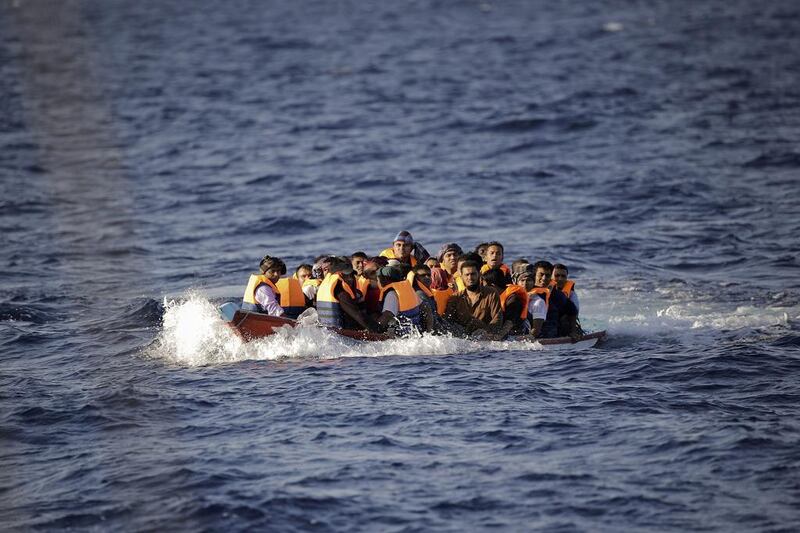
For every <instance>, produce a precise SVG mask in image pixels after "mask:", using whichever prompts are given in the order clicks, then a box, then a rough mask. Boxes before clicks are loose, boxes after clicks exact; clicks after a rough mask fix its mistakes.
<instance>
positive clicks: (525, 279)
mask: <svg viewBox="0 0 800 533" xmlns="http://www.w3.org/2000/svg"><path fill="white" fill-rule="evenodd" d="M535 281H536V278H535V276H534V275H533V274H531V273H530V272H525V273H523V274H520V275H519V278H518V279H517V285H519V286H520V287H523V288H524V289H525V292H528V291H529V290H531V289H532V288H534V287H535V286H536V284H535Z"/></svg>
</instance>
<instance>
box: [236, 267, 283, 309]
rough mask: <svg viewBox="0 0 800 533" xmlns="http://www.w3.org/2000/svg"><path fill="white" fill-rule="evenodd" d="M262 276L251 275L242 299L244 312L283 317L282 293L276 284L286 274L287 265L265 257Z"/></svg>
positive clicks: (261, 268)
mask: <svg viewBox="0 0 800 533" xmlns="http://www.w3.org/2000/svg"><path fill="white" fill-rule="evenodd" d="M259 268H260V270H261V273H260V274H251V275H250V279H249V280H248V282H247V288H246V289H245V290H244V296H243V297H242V310H244V311H256V312H258V313H265V314H268V315H270V316H282V315H283V308H282V307H281V305H280V303H278V302H279V301H280V300H279V299H280V297H281V296H280V292H279V291H278V287H276V285H275V284H276V283H277V282H278V280H279V279H280V277H281V276H282V275H284V274H286V265H285V264H284V262H283V261H282V260H280V259H278V258H277V257H271V256H269V255H266V256H264V258H263V259H262V260H261V263H260V264H259Z"/></svg>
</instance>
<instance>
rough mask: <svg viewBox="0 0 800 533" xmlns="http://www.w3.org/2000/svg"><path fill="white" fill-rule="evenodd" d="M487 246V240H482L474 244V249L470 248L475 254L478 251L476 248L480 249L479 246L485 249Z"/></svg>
mask: <svg viewBox="0 0 800 533" xmlns="http://www.w3.org/2000/svg"><path fill="white" fill-rule="evenodd" d="M488 247H489V243H488V242H482V243H480V244H478V245H476V246H475V249H474V250H472V251H473V252H475V253H476V254H477V253H478V250H480V249H481V248H483V249H486V248H488ZM479 255H480V254H479Z"/></svg>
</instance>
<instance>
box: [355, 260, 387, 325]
mask: <svg viewBox="0 0 800 533" xmlns="http://www.w3.org/2000/svg"><path fill="white" fill-rule="evenodd" d="M387 262H388V261H387V260H386V258H385V257H371V258H369V259H367V261H366V262H365V263H364V272H363V274H362V275H361V276H359V277H357V278H356V287H357V288H358V292H359V293H360V294H361V307H362V308H363V309H364V311H365V312H366V313H367V315H369V316H370V317H372V318H373V319H375V320H377V319H378V317H379V316H380V314H381V299H380V296H381V288H380V286H378V270H379V269H380V268H382V267H385V266H386V264H387Z"/></svg>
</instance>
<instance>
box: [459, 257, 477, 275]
mask: <svg viewBox="0 0 800 533" xmlns="http://www.w3.org/2000/svg"><path fill="white" fill-rule="evenodd" d="M464 268H474V269H475V270H477V271H478V272H480V270H481V266H480V264H479V263H477V262H475V261H470V260H469V259H468V260H466V261H464V262H463V263H461V267H459V269H458V271H459V272H463V271H464Z"/></svg>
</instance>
